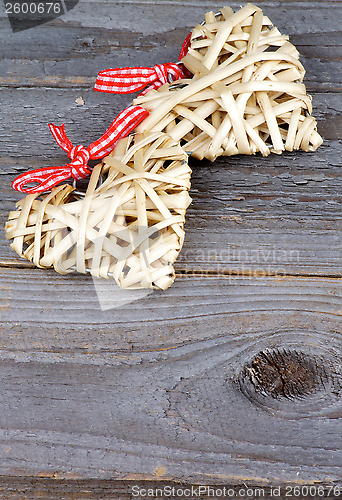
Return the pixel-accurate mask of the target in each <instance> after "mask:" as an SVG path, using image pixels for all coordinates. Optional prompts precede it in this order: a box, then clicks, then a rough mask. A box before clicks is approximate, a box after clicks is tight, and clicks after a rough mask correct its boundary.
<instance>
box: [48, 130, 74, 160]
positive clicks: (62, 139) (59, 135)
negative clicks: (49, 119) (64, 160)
mask: <svg viewBox="0 0 342 500" xmlns="http://www.w3.org/2000/svg"><path fill="white" fill-rule="evenodd" d="M49 129H50V132H51V134H52V135H53V136H54V138H55V141H56V142H57V144H58V146H59V147H61V148H62V149H64V151H66V152H67V153H69V152H70V151H71V150H72V148H73V147H74V146H73V144H72V142H71V141H70V139H68V137H67V135H66V133H65V125H64V123H63V125H61V126H60V127H58V126H57V125H54V124H53V123H49Z"/></svg>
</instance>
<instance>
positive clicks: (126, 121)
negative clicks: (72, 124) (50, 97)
mask: <svg viewBox="0 0 342 500" xmlns="http://www.w3.org/2000/svg"><path fill="white" fill-rule="evenodd" d="M148 114H149V113H148V111H146V109H144V108H142V107H141V106H130V107H129V108H126V109H124V110H123V111H122V112H121V113H120V114H119V115H118V116H117V117H116V119H115V120H114V121H113V123H112V124H111V125H110V126H109V128H108V129H107V130H106V132H105V133H104V134H103V135H102V136H101V137H100V139H98V140H97V141H95V142H93V143H92V144H90V146H88V147H87V148H85V147H84V146H81V145H80V146H76V147H75V146H73V144H72V142H71V141H70V140H69V139H68V137H67V135H66V133H65V126H64V125H61V126H60V127H57V126H56V125H53V124H52V123H50V124H49V128H50V130H51V133H52V135H53V136H54V138H55V140H56V142H57V144H58V145H59V146H60V147H61V148H62V149H64V151H66V152H67V154H68V157H69V158H70V159H71V163H67V164H66V165H65V166H63V167H45V168H39V169H36V170H31V171H29V172H25V173H23V174H21V175H19V176H18V177H17V178H16V179H14V181H13V182H12V188H13V189H16V190H17V191H20V192H22V193H41V192H43V191H49V190H51V189H52V188H53V187H54V186H56V185H57V184H59V183H60V182H62V181H65V180H67V179H69V178H71V177H72V178H74V179H75V180H80V179H85V178H86V177H88V175H90V173H91V172H90V170H89V169H88V168H87V167H88V165H87V163H88V160H97V159H99V158H103V157H104V156H105V155H107V154H108V153H110V152H111V151H112V150H113V149H114V147H115V144H116V143H117V142H118V140H119V139H121V138H123V137H126V136H127V135H128V134H129V133H130V132H132V130H133V129H135V127H136V126H137V125H138V124H139V123H140V122H142V121H143V120H144V119H145V118H146V117H147V116H148ZM32 182H37V183H38V185H36V186H33V187H30V188H25V186H26V185H27V184H30V183H32Z"/></svg>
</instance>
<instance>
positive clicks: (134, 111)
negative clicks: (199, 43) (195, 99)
mask: <svg viewBox="0 0 342 500" xmlns="http://www.w3.org/2000/svg"><path fill="white" fill-rule="evenodd" d="M190 44H191V33H190V34H189V35H188V36H187V37H186V39H185V40H184V43H183V45H182V48H181V51H180V54H179V62H178V63H166V64H157V65H156V66H153V68H143V67H141V68H119V69H105V70H103V71H100V73H99V74H98V77H97V80H96V83H95V87H94V89H95V90H98V91H99V92H110V93H117V94H128V93H131V92H135V91H137V90H142V89H143V88H145V87H146V86H147V85H149V87H148V88H147V89H145V90H144V92H142V93H143V94H145V93H146V92H148V91H149V90H151V89H157V88H159V87H160V86H161V85H163V84H164V83H167V82H169V83H171V82H172V81H174V80H179V79H182V78H189V77H191V75H192V73H190V72H189V71H188V70H187V69H186V67H185V66H184V65H183V64H182V63H181V62H180V60H181V59H182V58H183V57H184V56H185V55H186V54H187V53H188V50H189V47H190ZM148 115H149V113H148V111H146V109H144V108H142V107H141V106H130V107H129V108H126V109H124V110H123V111H122V112H121V113H120V114H119V115H118V116H117V118H116V119H115V120H114V121H113V123H112V124H111V125H110V127H109V128H108V130H106V132H105V133H104V134H103V135H102V136H101V137H100V139H98V140H97V141H95V142H93V143H92V144H90V146H88V147H87V148H85V147H84V146H81V145H80V146H76V147H75V146H73V144H72V143H71V141H70V140H69V139H68V137H67V135H66V133H65V127H64V124H63V125H61V126H60V127H57V126H56V125H53V124H52V123H50V124H49V128H50V131H51V133H52V135H53V136H54V138H55V140H56V142H57V144H58V145H59V146H60V147H61V148H62V149H64V151H66V152H67V154H68V157H69V158H70V159H71V162H70V163H67V164H66V165H65V166H64V167H45V168H39V169H36V170H31V171H29V172H25V173H23V174H21V175H19V176H18V177H17V178H16V179H14V181H13V182H12V188H13V189H16V190H17V191H20V192H22V193H30V194H31V193H41V192H43V191H49V190H51V189H52V188H53V187H54V186H56V185H57V184H59V183H60V182H63V181H66V180H67V179H70V177H72V178H73V179H75V180H76V181H77V180H80V179H85V178H86V177H88V175H90V173H91V172H90V170H89V169H88V168H87V167H88V161H89V160H97V159H100V158H103V157H104V156H105V155H106V154H108V153H110V152H111V151H112V150H113V149H114V147H115V144H116V143H117V142H118V140H119V139H121V138H123V137H126V136H127V135H128V134H129V133H130V132H132V130H134V129H135V127H136V126H137V125H139V123H140V122H142V121H143V120H144V119H145V118H146V117H147V116H148ZM32 182H37V183H38V184H37V185H36V186H33V187H29V188H25V186H26V185H27V184H30V183H32Z"/></svg>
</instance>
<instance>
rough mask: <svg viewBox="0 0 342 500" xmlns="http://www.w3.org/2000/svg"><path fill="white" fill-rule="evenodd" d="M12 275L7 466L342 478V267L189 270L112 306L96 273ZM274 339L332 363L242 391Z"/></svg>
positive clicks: (7, 273)
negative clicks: (323, 272)
mask: <svg viewBox="0 0 342 500" xmlns="http://www.w3.org/2000/svg"><path fill="white" fill-rule="evenodd" d="M0 276H1V288H2V292H3V298H2V314H1V343H2V346H1V351H0V359H1V361H0V362H1V389H0V394H1V400H2V412H1V416H0V421H1V429H2V430H1V432H0V434H1V435H0V443H1V446H0V453H1V454H2V458H1V465H0V472H1V473H2V474H21V475H23V474H24V475H37V474H44V473H49V474H51V473H54V472H55V473H58V474H59V476H63V474H65V475H67V474H68V473H74V474H78V475H79V477H99V478H100V477H102V478H109V477H112V478H126V479H129V478H130V475H131V474H132V475H134V474H138V473H140V474H142V475H144V477H145V478H151V479H152V478H153V475H155V474H158V473H159V474H160V475H161V476H162V477H163V478H168V479H177V480H182V481H185V482H191V481H195V482H196V481H203V480H205V481H207V482H208V481H209V482H218V483H229V484H234V483H239V482H241V479H242V478H243V479H244V480H246V481H249V482H251V483H253V482H254V483H256V484H267V483H268V482H270V483H279V482H281V483H286V482H296V481H300V482H303V483H309V482H313V481H327V480H329V481H330V482H331V481H335V480H338V479H339V478H340V467H341V465H342V462H341V456H340V453H341V451H340V446H341V443H340V439H341V425H342V420H341V419H340V418H339V417H340V414H341V409H342V399H341V397H342V389H341V387H342V386H341V380H342V371H341V367H340V363H339V359H340V356H341V348H342V345H341V319H340V318H341V314H342V309H341V294H342V288H341V286H342V285H341V282H340V281H337V280H329V279H319V278H317V279H311V280H307V279H304V278H297V279H295V278H292V279H272V278H268V279H261V278H260V279H256V278H254V279H247V278H245V279H242V278H231V277H230V278H228V277H226V278H225V277H219V276H215V277H212V278H206V279H202V278H197V277H192V278H191V277H187V278H185V277H184V278H180V279H178V280H177V282H176V284H175V285H174V286H173V287H171V288H170V289H169V290H168V291H166V292H165V293H158V292H156V293H153V294H151V295H148V296H146V297H144V298H141V299H138V300H136V301H132V302H130V303H129V304H125V305H123V306H120V307H113V308H111V309H108V310H106V311H101V309H100V306H99V302H98V299H97V296H96V293H95V290H94V286H93V284H92V283H91V280H90V279H87V278H83V279H75V277H67V278H66V279H63V278H61V277H60V276H58V275H56V274H53V273H47V274H46V273H42V272H41V271H39V270H14V269H1V275H0ZM114 305H115V304H114ZM61 311H63V314H61ZM267 350H268V351H272V352H277V350H280V351H282V350H285V351H287V352H301V353H303V352H304V353H306V355H308V356H316V357H317V356H318V357H319V359H320V360H321V361H320V362H321V363H324V364H325V366H326V367H327V368H328V367H333V368H332V373H333V377H332V378H331V380H330V381H327V382H324V384H323V383H322V384H321V386H319V387H317V388H316V389H317V390H315V391H314V392H313V393H308V394H305V395H304V396H302V397H296V396H295V395H294V396H293V397H292V398H278V399H277V398H274V397H272V396H270V395H267V394H266V395H264V396H262V395H260V394H259V395H258V394H257V393H255V394H254V395H253V394H251V393H248V394H247V396H246V394H244V393H243V391H241V390H240V389H239V380H240V379H241V371H242V370H243V367H244V366H245V365H246V363H248V362H249V361H250V360H251V359H253V357H254V356H255V355H257V354H258V353H259V352H261V351H267ZM253 398H254V399H253ZM255 403H257V404H255ZM158 471H159V472H158Z"/></svg>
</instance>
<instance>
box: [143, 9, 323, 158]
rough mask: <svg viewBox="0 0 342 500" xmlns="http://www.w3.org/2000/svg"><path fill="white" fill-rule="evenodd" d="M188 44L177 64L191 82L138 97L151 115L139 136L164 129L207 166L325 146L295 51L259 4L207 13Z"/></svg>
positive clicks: (302, 70) (311, 149)
mask: <svg viewBox="0 0 342 500" xmlns="http://www.w3.org/2000/svg"><path fill="white" fill-rule="evenodd" d="M191 40H192V41H191V46H190V49H189V52H188V54H187V55H186V56H185V57H184V58H183V59H182V62H183V64H184V65H185V66H186V67H187V68H188V69H189V70H190V71H191V72H192V73H193V74H194V77H193V78H192V79H190V80H183V82H178V84H174V85H170V86H169V85H164V86H163V87H161V88H159V89H158V90H157V91H151V92H149V93H148V94H147V95H146V96H140V97H138V98H137V99H135V101H134V103H135V104H139V105H141V106H143V107H145V108H146V109H147V110H149V111H151V114H150V116H149V117H148V118H147V119H146V120H144V121H143V122H142V123H141V124H140V125H139V126H138V128H137V130H138V131H141V130H151V131H164V132H166V133H167V134H169V135H170V136H171V137H173V138H174V139H175V140H176V141H181V145H182V147H183V149H184V150H185V151H187V152H191V153H192V155H193V156H194V157H196V158H198V159H202V158H207V159H209V160H211V161H213V160H215V158H217V157H218V156H220V155H234V154H239V153H241V154H253V153H256V152H260V153H261V154H262V155H263V156H267V155H268V154H269V152H270V151H272V152H275V153H281V152H282V151H284V150H287V151H292V150H294V149H303V150H304V151H314V150H315V149H316V148H317V147H318V146H319V145H320V144H322V138H321V137H320V136H319V134H318V133H317V130H316V127H317V123H316V120H315V119H314V118H313V117H312V116H311V111H312V106H311V98H310V96H308V95H306V90H305V86H304V85H303V84H302V83H301V82H302V81H303V77H304V74H305V70H304V68H303V66H302V64H301V63H300V62H299V60H298V57H299V53H298V51H297V50H296V48H295V47H294V46H293V45H292V44H291V43H289V42H288V37H287V36H284V35H281V33H280V32H279V31H278V29H277V28H275V27H273V25H272V23H271V21H270V20H269V19H268V18H267V17H265V16H264V15H263V13H262V11H261V10H260V9H259V8H258V7H256V6H254V5H252V4H247V5H246V6H245V7H243V8H241V9H240V10H238V11H237V12H236V13H234V12H233V11H232V9H231V8H230V7H224V8H222V9H221V11H220V12H218V13H217V14H214V13H213V12H209V13H208V14H206V16H205V22H204V23H203V24H202V25H197V26H196V28H195V29H194V30H193V32H192V35H191Z"/></svg>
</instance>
